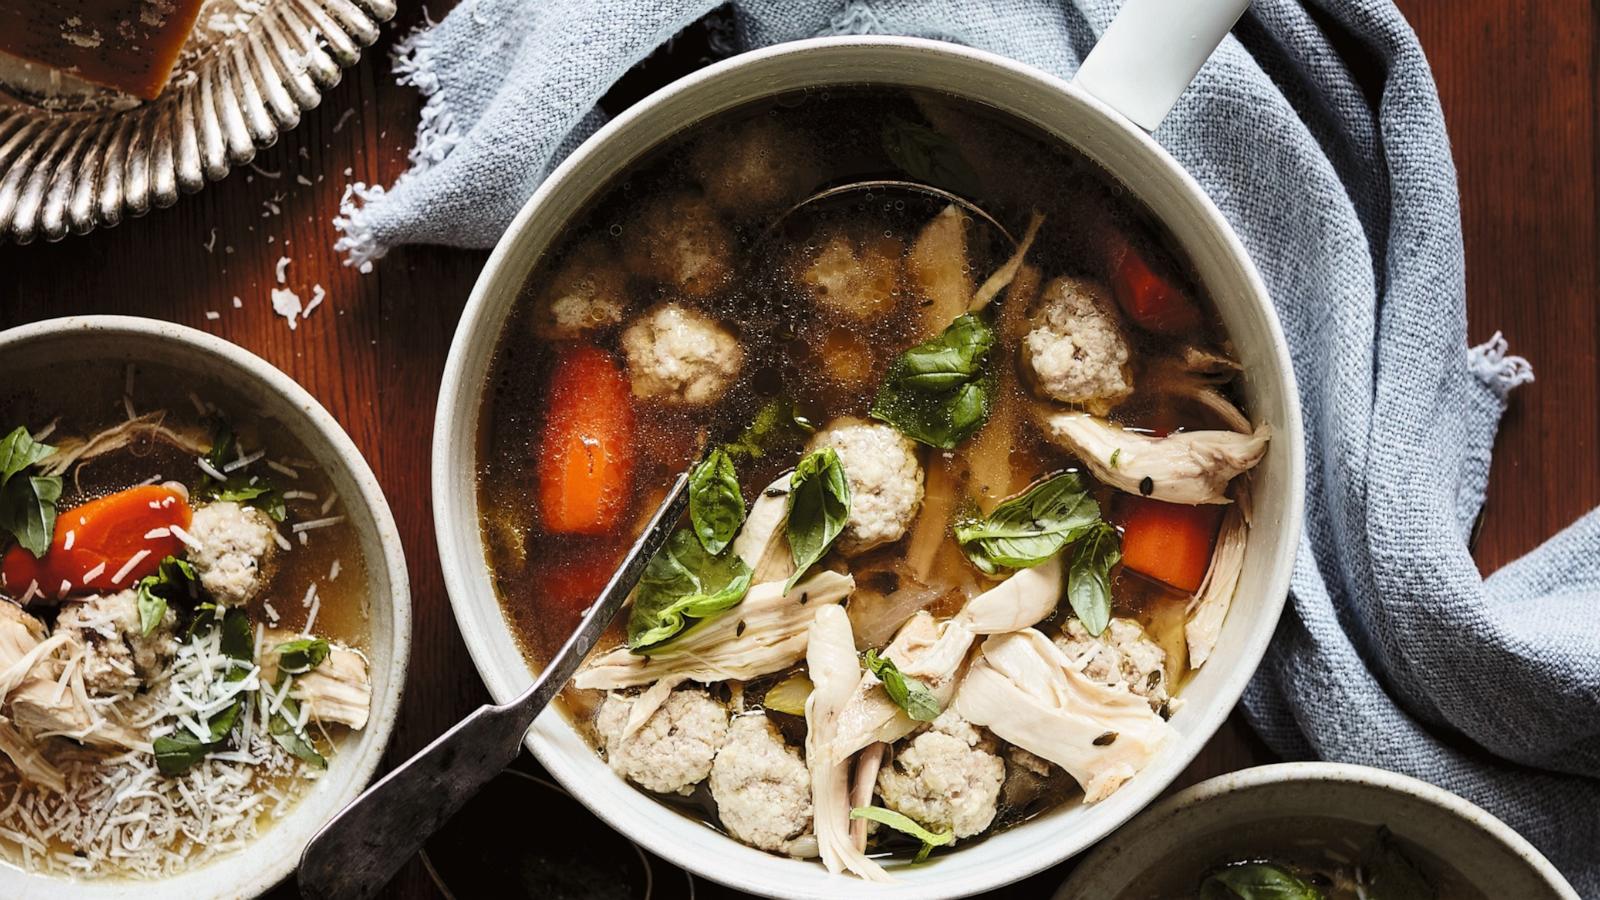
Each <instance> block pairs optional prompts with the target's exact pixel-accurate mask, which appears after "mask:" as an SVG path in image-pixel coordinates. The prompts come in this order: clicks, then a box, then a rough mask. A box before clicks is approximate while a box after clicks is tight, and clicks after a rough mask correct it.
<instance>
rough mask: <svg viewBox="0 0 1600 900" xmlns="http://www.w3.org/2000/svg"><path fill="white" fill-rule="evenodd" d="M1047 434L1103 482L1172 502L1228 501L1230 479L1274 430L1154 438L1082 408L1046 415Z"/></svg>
mask: <svg viewBox="0 0 1600 900" xmlns="http://www.w3.org/2000/svg"><path fill="white" fill-rule="evenodd" d="M1040 425H1041V427H1042V428H1043V429H1044V433H1045V436H1046V437H1048V438H1049V439H1050V440H1051V441H1053V442H1054V443H1056V444H1059V445H1060V446H1061V447H1063V448H1064V449H1066V450H1068V451H1069V452H1071V453H1072V454H1073V455H1075V456H1077V457H1078V458H1079V459H1081V460H1083V463H1084V465H1086V466H1088V467H1089V469H1090V471H1092V472H1093V473H1094V477H1095V478H1096V479H1098V480H1099V481H1101V482H1103V483H1105V484H1108V485H1111V486H1112V487H1114V488H1116V489H1117V490H1120V491H1125V492H1127V493H1130V494H1139V495H1142V496H1145V497H1153V498H1155V499H1156V500H1162V501H1165V502H1167V503H1186V504H1189V505H1196V504H1201V503H1227V502H1229V501H1228V496H1227V490H1228V483H1229V482H1230V481H1232V480H1233V478H1234V476H1236V475H1238V474H1239V473H1241V472H1245V471H1248V470H1250V469H1251V468H1253V467H1254V466H1255V464H1256V463H1259V462H1260V461H1261V457H1262V456H1264V455H1265V454H1266V452H1267V440H1268V438H1269V437H1270V436H1271V434H1272V429H1271V428H1269V427H1268V426H1267V425H1264V424H1263V425H1258V426H1256V429H1255V431H1254V432H1251V433H1250V434H1239V433H1238V432H1234V431H1182V432H1178V433H1177V434H1169V435H1167V436H1166V437H1151V436H1149V435H1144V434H1139V433H1137V432H1133V431H1128V430H1126V429H1124V428H1122V427H1121V426H1118V425H1115V424H1113V423H1111V422H1107V421H1106V420H1104V419H1099V418H1096V417H1094V416H1091V415H1089V414H1087V413H1081V412H1047V413H1045V414H1044V415H1042V416H1041V421H1040Z"/></svg>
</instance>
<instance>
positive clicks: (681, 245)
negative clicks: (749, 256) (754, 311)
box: [622, 191, 733, 298]
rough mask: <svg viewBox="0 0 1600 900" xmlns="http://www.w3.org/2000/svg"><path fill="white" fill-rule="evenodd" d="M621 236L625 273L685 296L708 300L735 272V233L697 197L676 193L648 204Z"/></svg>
mask: <svg viewBox="0 0 1600 900" xmlns="http://www.w3.org/2000/svg"><path fill="white" fill-rule="evenodd" d="M623 233H624V235H625V240H626V244H625V245H624V246H623V250H622V260H623V263H624V264H626V265H627V267H628V270H629V271H630V272H633V273H634V274H635V275H639V276H641V277H644V278H648V279H650V280H652V281H657V282H660V283H661V284H664V285H666V286H667V287H669V288H671V289H673V290H675V291H676V292H678V293H680V294H683V295H684V296H686V297H696V298H699V297H708V296H710V295H711V294H713V293H715V292H716V291H717V290H718V289H720V288H721V287H723V286H724V285H725V284H727V283H728V280H729V277H730V276H731V275H732V273H733V232H732V231H731V230H730V229H729V228H728V225H727V223H726V222H724V221H722V218H721V217H720V216H718V215H717V211H716V210H715V209H713V208H712V207H711V204H709V203H707V202H706V200H705V198H704V197H702V196H700V195H699V194H697V193H693V192H688V191H676V192H671V193H666V194H661V195H659V196H657V197H654V198H652V199H651V200H648V201H646V203H645V205H644V208H643V209H641V210H639V212H638V214H637V215H635V216H634V218H633V221H632V222H630V223H629V224H628V225H626V226H625V227H624V229H623Z"/></svg>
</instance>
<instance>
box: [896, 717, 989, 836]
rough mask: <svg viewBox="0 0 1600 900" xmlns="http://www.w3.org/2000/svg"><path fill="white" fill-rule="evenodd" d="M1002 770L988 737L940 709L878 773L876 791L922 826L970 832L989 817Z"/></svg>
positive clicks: (976, 830) (978, 829) (985, 824)
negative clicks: (927, 725) (934, 717)
mask: <svg viewBox="0 0 1600 900" xmlns="http://www.w3.org/2000/svg"><path fill="white" fill-rule="evenodd" d="M1005 775H1006V767H1005V763H1003V762H1001V760H1000V757H999V756H998V755H997V754H996V753H995V744H994V741H993V739H991V738H989V737H986V736H985V735H983V734H981V733H979V731H978V729H977V728H975V727H973V725H972V724H971V723H969V722H967V721H966V720H965V719H962V718H961V717H960V716H958V715H956V713H955V712H954V711H952V710H946V711H945V712H943V713H941V714H940V715H939V718H937V719H935V720H933V724H932V726H931V727H930V728H929V729H928V730H927V731H924V732H922V733H921V734H918V735H917V736H916V737H913V738H911V739H910V740H909V741H907V742H905V743H904V744H903V745H901V746H900V747H899V749H898V750H897V751H896V752H895V756H894V763H893V764H892V765H890V766H886V767H885V768H884V769H883V771H881V772H879V773H878V795H879V796H881V797H882V798H883V804H884V805H885V806H887V807H888V808H890V809H892V810H894V811H896V812H898V813H901V814H903V815H905V816H908V817H909V818H911V819H912V820H914V821H916V822H918V823H920V824H921V825H922V826H923V827H925V828H928V829H931V830H935V831H937V830H939V829H943V828H949V829H951V830H953V831H954V832H955V836H956V837H958V838H964V837H971V836H972V835H975V834H978V833H979V832H982V831H983V830H984V829H985V828H988V827H989V823H990V822H992V821H994V816H995V812H996V811H997V810H998V809H999V800H1000V785H1001V783H1002V782H1004V781H1005Z"/></svg>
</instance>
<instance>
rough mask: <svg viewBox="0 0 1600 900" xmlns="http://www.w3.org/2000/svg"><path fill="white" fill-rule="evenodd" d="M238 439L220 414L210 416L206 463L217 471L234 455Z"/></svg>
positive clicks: (231, 427)
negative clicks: (209, 441) (209, 436)
mask: <svg viewBox="0 0 1600 900" xmlns="http://www.w3.org/2000/svg"><path fill="white" fill-rule="evenodd" d="M237 444H238V440H237V439H236V438H235V437H234V434H233V426H231V425H229V424H228V420H227V419H224V418H223V417H221V416H212V417H211V449H210V450H208V451H206V463H207V465H209V466H211V468H213V469H216V470H217V471H218V472H221V471H222V467H223V466H225V465H227V464H228V463H229V462H230V461H232V460H233V457H234V448H235V446H237Z"/></svg>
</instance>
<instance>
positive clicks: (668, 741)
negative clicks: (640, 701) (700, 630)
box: [595, 690, 728, 795]
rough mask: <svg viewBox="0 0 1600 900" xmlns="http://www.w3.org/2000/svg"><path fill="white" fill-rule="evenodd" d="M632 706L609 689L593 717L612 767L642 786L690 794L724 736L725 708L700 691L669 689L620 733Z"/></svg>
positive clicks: (709, 763)
mask: <svg viewBox="0 0 1600 900" xmlns="http://www.w3.org/2000/svg"><path fill="white" fill-rule="evenodd" d="M632 705H633V699H632V698H631V697H626V696H624V695H622V694H618V693H612V694H609V695H608V696H607V697H606V700H605V703H603V704H601V706H600V712H599V714H598V716H597V717H596V718H595V729H596V730H597V731H598V732H599V733H600V736H601V738H602V739H603V740H604V741H605V751H606V761H607V762H608V763H610V765H611V768H612V770H613V771H615V772H616V773H617V774H618V775H621V776H622V777H624V778H626V779H628V780H629V781H632V782H633V783H634V784H637V785H639V786H640V787H642V788H644V789H645V790H649V791H655V792H656V793H659V794H684V795H688V794H690V793H692V792H693V791H694V786H695V785H697V784H699V783H700V782H702V781H704V780H705V779H706V776H707V775H709V774H711V763H712V760H714V759H715V758H716V755H717V751H718V750H719V749H721V747H722V745H723V742H724V741H725V740H726V738H727V736H728V708H727V707H726V706H723V705H722V704H721V703H718V702H717V701H716V700H714V699H712V697H711V695H710V694H707V693H706V692H705V691H701V690H680V691H674V692H673V693H672V696H670V697H668V698H667V700H666V702H665V703H663V704H661V708H660V709H658V710H656V711H655V713H653V714H652V715H651V716H650V718H649V719H647V720H646V721H645V723H644V725H643V726H642V727H641V728H639V730H638V731H637V732H636V733H634V734H633V735H632V736H630V737H623V728H624V727H625V725H626V723H627V721H628V715H629V712H630V711H631V707H632Z"/></svg>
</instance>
